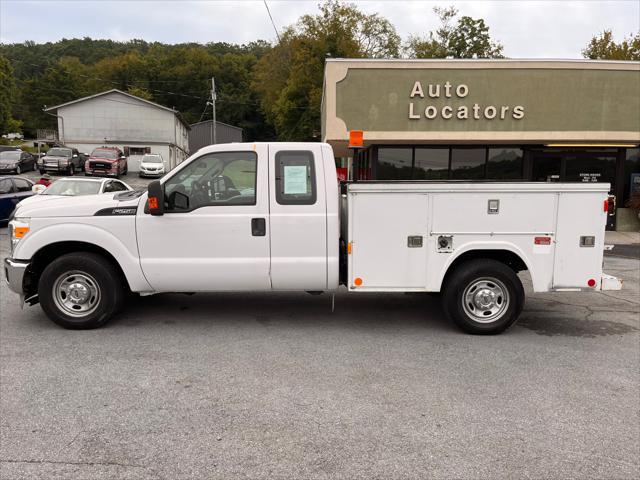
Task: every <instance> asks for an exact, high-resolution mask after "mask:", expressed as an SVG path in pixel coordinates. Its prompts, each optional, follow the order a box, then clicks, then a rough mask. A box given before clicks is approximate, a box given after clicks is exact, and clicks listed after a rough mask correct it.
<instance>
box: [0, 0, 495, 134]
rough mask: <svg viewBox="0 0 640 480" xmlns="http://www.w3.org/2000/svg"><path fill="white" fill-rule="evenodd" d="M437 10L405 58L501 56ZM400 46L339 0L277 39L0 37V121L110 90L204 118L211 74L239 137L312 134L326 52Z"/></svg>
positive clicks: (476, 30)
mask: <svg viewBox="0 0 640 480" xmlns="http://www.w3.org/2000/svg"><path fill="white" fill-rule="evenodd" d="M435 11H436V14H437V15H438V16H439V18H440V20H441V26H440V28H438V29H437V30H436V31H435V32H430V33H429V34H428V35H427V37H425V38H419V37H412V38H411V39H410V40H409V43H408V44H407V46H406V47H405V51H406V52H408V54H409V55H410V56H412V57H418V58H445V57H460V58H475V57H478V58H484V57H499V56H501V52H502V46H501V45H499V44H497V43H494V42H492V41H491V39H490V37H489V28H488V27H487V26H486V24H485V22H484V21H483V20H482V19H472V18H470V17H461V18H460V19H457V14H458V12H457V10H456V9H455V8H445V9H438V8H436V9H435ZM400 50H401V40H400V37H399V36H398V34H397V33H396V30H395V28H394V26H393V25H392V24H391V23H390V22H389V21H388V20H387V19H386V18H384V17H382V16H380V15H379V14H366V13H364V12H362V11H361V10H360V9H359V8H358V7H357V6H356V5H354V4H351V3H344V2H343V1H340V0H326V1H325V2H324V3H322V4H321V5H320V6H319V11H318V13H317V14H314V15H304V16H302V17H300V19H299V20H298V22H296V23H295V24H294V25H292V26H290V27H288V28H285V29H284V31H283V32H281V35H280V40H279V41H278V43H277V44H275V45H271V44H269V43H267V42H265V41H263V40H258V41H255V42H251V43H248V44H246V45H234V44H229V43H225V42H215V43H213V42H212V43H207V44H204V45H202V44H198V43H182V44H176V45H167V44H163V43H159V42H146V41H144V40H131V41H127V42H117V41H113V40H93V39H91V38H82V39H62V40H60V41H58V42H48V43H44V44H36V43H34V42H25V43H22V44H0V56H4V57H6V59H8V61H6V60H4V61H2V60H1V58H0V88H1V90H0V117H1V118H0V126H2V128H3V129H7V128H9V127H8V126H9V125H11V127H12V128H13V127H14V126H16V125H17V124H16V123H15V122H16V121H17V122H22V128H23V130H24V132H25V134H26V135H28V136H31V135H35V133H36V129H39V128H55V127H56V125H57V122H56V119H55V117H53V116H51V115H49V114H46V113H45V112H43V108H44V106H45V105H47V106H49V107H51V106H54V105H58V104H61V103H65V102H68V101H71V100H75V99H78V98H81V97H84V96H87V95H92V94H96V93H99V92H103V91H106V90H110V89H113V88H117V89H120V90H122V91H125V92H129V93H131V94H133V95H136V96H139V97H141V98H145V99H148V100H151V101H153V102H156V103H159V104H161V105H165V106H167V107H171V108H175V109H177V110H178V111H180V113H181V114H182V115H183V117H184V118H185V120H186V121H187V122H189V123H194V122H198V121H200V120H209V119H211V118H212V109H211V107H210V106H208V107H206V108H205V105H206V102H207V101H208V100H210V98H211V77H215V80H216V91H217V100H216V105H217V109H216V113H217V120H218V121H221V122H225V123H228V124H231V125H236V126H239V127H242V128H243V129H244V134H245V138H246V139H248V140H272V139H276V138H277V139H279V140H315V139H318V138H319V136H320V115H321V113H320V106H321V101H322V82H323V76H324V63H325V59H326V58H327V57H332V58H396V57H398V56H399V55H400ZM12 72H13V73H12ZM14 78H15V87H14V80H13V79H14ZM10 121H11V122H14V123H9V122H10Z"/></svg>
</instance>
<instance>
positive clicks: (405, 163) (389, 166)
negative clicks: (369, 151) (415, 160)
mask: <svg viewBox="0 0 640 480" xmlns="http://www.w3.org/2000/svg"><path fill="white" fill-rule="evenodd" d="M412 155H413V149H412V148H389V147H381V148H379V149H378V171H377V173H376V177H377V179H379V180H407V179H410V178H411V162H412V158H411V157H412Z"/></svg>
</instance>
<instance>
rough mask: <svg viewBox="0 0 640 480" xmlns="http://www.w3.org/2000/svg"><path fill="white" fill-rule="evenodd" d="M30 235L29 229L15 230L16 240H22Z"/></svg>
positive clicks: (19, 228) (18, 228)
mask: <svg viewBox="0 0 640 480" xmlns="http://www.w3.org/2000/svg"><path fill="white" fill-rule="evenodd" d="M27 233H29V227H16V228H14V230H13V236H14V238H22V237H24V236H25V235H26V234H27Z"/></svg>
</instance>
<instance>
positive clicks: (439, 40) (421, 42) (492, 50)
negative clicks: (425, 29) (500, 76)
mask: <svg viewBox="0 0 640 480" xmlns="http://www.w3.org/2000/svg"><path fill="white" fill-rule="evenodd" d="M433 10H434V12H435V13H436V15H437V16H438V18H439V19H440V27H439V28H438V29H437V30H436V31H435V32H429V34H428V35H427V36H426V37H420V36H415V35H414V36H411V37H409V40H408V42H407V44H406V46H405V52H406V54H407V55H408V56H409V57H411V58H502V50H503V46H502V45H501V44H500V43H499V42H494V41H492V40H491V35H490V33H489V27H488V26H487V25H486V23H485V21H484V20H483V19H481V18H479V19H474V18H471V17H468V16H463V17H461V18H459V19H458V21H457V23H456V24H455V26H454V25H453V24H452V23H453V21H454V20H455V18H456V16H457V15H458V10H456V9H455V8H454V7H448V8H439V7H435V8H434V9H433Z"/></svg>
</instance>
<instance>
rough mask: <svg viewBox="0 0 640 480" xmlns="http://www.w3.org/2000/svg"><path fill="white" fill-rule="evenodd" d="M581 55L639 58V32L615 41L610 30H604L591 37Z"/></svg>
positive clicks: (606, 57)
mask: <svg viewBox="0 0 640 480" xmlns="http://www.w3.org/2000/svg"><path fill="white" fill-rule="evenodd" d="M582 56H583V57H585V58H590V59H592V60H640V32H638V33H636V34H635V36H631V35H630V36H629V37H628V38H624V39H623V40H622V41H621V42H620V43H616V42H615V40H614V39H613V34H612V33H611V30H605V31H604V32H602V33H601V34H600V35H596V36H595V37H593V38H592V39H591V41H590V42H589V44H588V45H587V47H586V48H585V49H584V50H582Z"/></svg>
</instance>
